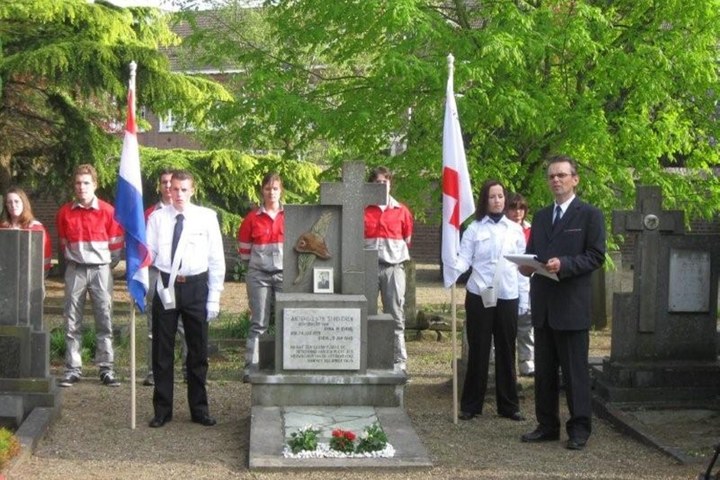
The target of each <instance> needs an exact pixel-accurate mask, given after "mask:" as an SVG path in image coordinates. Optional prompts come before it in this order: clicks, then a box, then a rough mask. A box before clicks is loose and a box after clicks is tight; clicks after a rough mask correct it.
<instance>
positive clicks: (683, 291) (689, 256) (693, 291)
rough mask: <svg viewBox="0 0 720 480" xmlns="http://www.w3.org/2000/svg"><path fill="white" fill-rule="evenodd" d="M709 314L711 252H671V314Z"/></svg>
mask: <svg viewBox="0 0 720 480" xmlns="http://www.w3.org/2000/svg"><path fill="white" fill-rule="evenodd" d="M709 310H710V252H703V251H700V250H681V249H671V250H670V282H669V295H668V311H670V312H698V313H700V312H708V311H709Z"/></svg>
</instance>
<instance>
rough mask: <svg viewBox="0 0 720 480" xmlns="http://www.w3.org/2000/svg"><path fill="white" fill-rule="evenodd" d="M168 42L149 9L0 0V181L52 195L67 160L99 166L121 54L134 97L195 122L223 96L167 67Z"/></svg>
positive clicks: (78, 1) (118, 103) (120, 87)
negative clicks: (132, 78) (132, 73)
mask: <svg viewBox="0 0 720 480" xmlns="http://www.w3.org/2000/svg"><path fill="white" fill-rule="evenodd" d="M178 42H179V38H178V37H177V36H176V35H175V34H174V33H172V31H171V30H170V26H169V17H168V15H167V14H165V13H163V12H161V11H159V10H157V9H151V8H119V7H116V6H114V5H112V4H110V3H108V2H104V1H96V2H87V1H85V0H63V1H61V2H58V1H55V0H32V1H26V0H6V1H4V2H2V3H0V45H1V46H2V52H0V78H2V83H1V88H2V91H0V187H2V189H3V190H4V188H5V187H6V186H7V183H9V182H10V180H12V181H13V182H16V183H22V184H23V185H25V186H27V187H28V188H31V189H33V190H36V191H37V190H45V191H47V192H51V193H53V194H55V195H57V194H58V192H67V191H68V178H69V176H70V173H71V172H72V169H73V167H74V166H75V165H77V164H80V163H93V164H94V165H95V166H96V167H97V168H98V170H104V168H103V167H105V166H106V159H107V158H109V156H110V155H111V154H112V155H114V154H115V153H116V152H117V143H118V139H117V137H116V135H115V133H116V129H117V120H118V119H121V118H124V113H125V105H126V101H125V98H126V95H127V90H128V79H129V64H130V62H131V61H135V62H137V64H138V70H137V80H136V83H137V85H138V89H137V101H138V104H139V105H145V106H147V107H148V108H150V109H151V110H153V111H155V112H166V111H168V110H169V109H171V108H172V109H173V114H174V115H175V116H178V117H179V119H180V121H192V122H194V123H197V124H199V125H201V124H202V123H203V122H204V121H205V120H204V119H205V114H206V112H207V111H208V109H210V108H213V106H214V105H216V104H218V103H222V102H227V101H231V100H232V98H231V97H230V96H229V95H228V93H227V91H226V90H225V89H224V88H223V87H222V86H220V85H218V84H216V83H214V82H210V81H208V80H207V79H204V78H202V77H199V76H189V75H183V74H176V73H171V71H170V63H169V61H168V59H167V57H166V56H165V54H164V52H163V51H162V50H160V49H161V48H167V47H170V46H172V45H176V44H177V43H178ZM59 196H60V195H59ZM59 199H60V198H59Z"/></svg>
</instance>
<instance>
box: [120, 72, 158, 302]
mask: <svg viewBox="0 0 720 480" xmlns="http://www.w3.org/2000/svg"><path fill="white" fill-rule="evenodd" d="M135 68H136V64H135V62H132V63H131V64H130V88H129V91H128V98H127V103H128V105H127V123H126V125H125V139H124V141H123V149H122V156H121V157H120V174H119V175H118V185H117V194H116V197H115V220H117V221H118V223H120V225H122V227H123V229H124V230H125V261H126V264H127V285H128V291H129V292H130V296H131V297H132V298H133V300H134V301H135V303H136V304H137V306H138V308H139V309H140V311H141V312H144V311H145V295H146V294H147V290H148V283H149V282H148V267H149V266H150V263H151V258H150V252H149V250H148V246H147V240H146V235H145V216H144V211H143V194H142V181H141V177H140V151H139V149H138V141H137V125H136V123H135Z"/></svg>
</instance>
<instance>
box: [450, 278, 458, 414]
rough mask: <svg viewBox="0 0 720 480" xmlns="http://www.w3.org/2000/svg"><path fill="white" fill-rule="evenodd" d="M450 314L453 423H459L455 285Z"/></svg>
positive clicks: (453, 286) (453, 285)
mask: <svg viewBox="0 0 720 480" xmlns="http://www.w3.org/2000/svg"><path fill="white" fill-rule="evenodd" d="M450 305H451V307H450V312H451V315H452V373H453V378H452V381H453V385H452V389H453V392H452V393H453V423H454V424H455V425H457V423H458V372H457V360H458V358H457V305H456V304H455V283H454V282H453V284H452V287H451V288H450Z"/></svg>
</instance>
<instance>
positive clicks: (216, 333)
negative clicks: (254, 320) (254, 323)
mask: <svg viewBox="0 0 720 480" xmlns="http://www.w3.org/2000/svg"><path fill="white" fill-rule="evenodd" d="M210 325H211V327H210V334H211V335H212V337H213V338H234V339H245V338H247V336H248V332H249V331H250V311H249V310H246V311H244V312H243V313H240V314H226V313H221V314H220V318H218V319H217V320H216V321H214V322H212V323H211V324H210Z"/></svg>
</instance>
